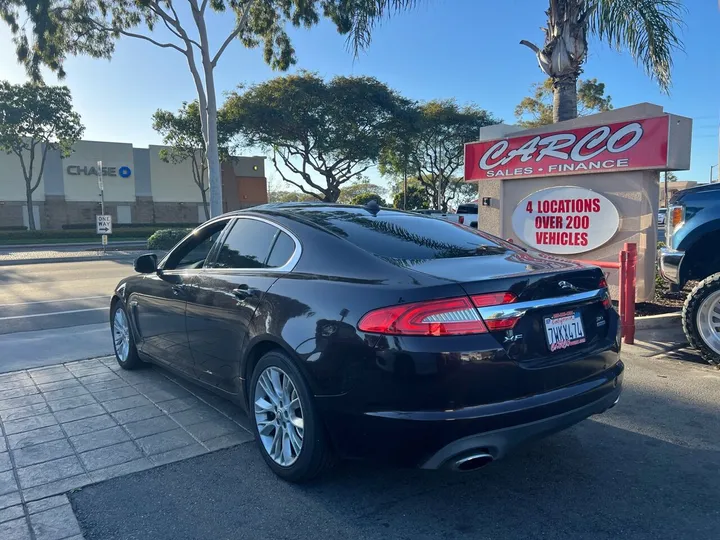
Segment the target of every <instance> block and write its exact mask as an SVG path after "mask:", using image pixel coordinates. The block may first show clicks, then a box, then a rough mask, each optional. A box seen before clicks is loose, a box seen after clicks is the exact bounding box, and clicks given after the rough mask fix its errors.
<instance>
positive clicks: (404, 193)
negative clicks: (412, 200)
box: [403, 153, 407, 210]
mask: <svg viewBox="0 0 720 540" xmlns="http://www.w3.org/2000/svg"><path fill="white" fill-rule="evenodd" d="M403 210H407V153H406V154H405V170H404V171H403Z"/></svg>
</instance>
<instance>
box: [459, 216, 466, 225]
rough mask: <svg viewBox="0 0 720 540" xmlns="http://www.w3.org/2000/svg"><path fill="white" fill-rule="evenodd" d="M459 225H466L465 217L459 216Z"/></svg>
mask: <svg viewBox="0 0 720 540" xmlns="http://www.w3.org/2000/svg"><path fill="white" fill-rule="evenodd" d="M458 223H459V224H460V225H462V224H463V223H465V218H464V217H463V216H458Z"/></svg>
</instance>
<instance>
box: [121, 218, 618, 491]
mask: <svg viewBox="0 0 720 540" xmlns="http://www.w3.org/2000/svg"><path fill="white" fill-rule="evenodd" d="M135 269H136V270H137V272H139V274H140V275H135V276H132V277H129V278H127V279H125V280H123V281H122V282H121V283H120V284H119V285H118V287H117V289H116V291H115V295H114V297H113V299H112V309H111V322H112V332H113V338H114V343H115V352H116V354H117V359H118V362H119V363H120V365H121V366H122V367H123V368H126V369H131V368H135V367H137V366H138V365H140V364H141V362H142V361H150V362H156V363H158V364H162V365H164V366H166V367H168V368H170V369H173V370H175V371H177V372H179V373H181V374H183V375H184V376H186V377H188V378H191V379H193V380H195V381H197V382H199V383H200V384H202V385H204V386H206V387H208V388H210V389H212V390H214V391H216V392H218V393H219V394H222V395H224V396H227V397H228V398H230V399H232V400H234V401H236V402H237V403H238V404H239V405H240V406H242V407H244V408H245V409H247V412H248V414H249V416H250V419H251V423H252V425H253V427H254V430H255V435H256V439H257V442H258V447H259V448H260V451H261V453H262V455H263V457H264V458H265V461H266V462H267V463H268V465H269V466H270V467H271V468H272V470H273V471H275V473H277V474H278V475H279V476H281V477H283V478H285V479H287V480H292V481H303V480H307V479H310V478H313V477H315V476H316V475H317V474H318V473H320V472H321V471H322V470H323V468H325V467H326V466H327V465H328V464H329V463H331V462H332V460H333V458H334V457H335V456H340V457H352V458H354V457H360V458H377V459H382V460H389V461H392V462H395V463H398V464H402V465H411V466H418V467H424V468H428V469H437V468H441V467H448V468H453V469H455V470H472V469H476V468H478V467H481V466H483V465H485V464H487V463H489V462H490V461H492V460H494V459H498V458H501V457H502V456H504V455H505V454H506V453H507V452H508V451H509V450H510V449H511V448H512V447H514V446H516V445H517V444H519V443H522V442H524V441H527V440H529V439H533V438H537V437H539V436H543V435H546V434H549V433H552V432H555V431H558V430H561V429H563V428H566V427H568V426H570V425H572V424H574V423H576V422H578V421H580V420H583V419H584V418H587V417H588V416H590V415H592V414H598V413H601V412H603V411H605V410H606V409H608V408H610V407H612V406H613V405H614V404H615V403H616V402H617V400H618V396H619V395H620V389H621V383H622V373H623V364H622V362H621V361H620V359H619V351H620V340H619V324H618V317H617V314H616V312H615V310H614V309H613V307H612V305H611V303H610V298H609V296H608V292H607V286H606V283H605V279H604V278H603V274H602V272H601V271H600V270H599V269H598V268H594V267H587V266H581V265H578V264H575V263H573V262H570V261H565V260H560V259H556V258H552V257H548V256H545V255H542V254H538V253H530V252H526V251H525V250H523V249H521V248H518V247H517V246H513V245H512V244H508V243H506V242H504V241H502V240H499V239H497V238H493V237H491V236H489V235H486V234H483V233H481V232H478V231H476V230H473V229H470V228H466V227H463V226H460V225H456V224H452V223H448V222H446V221H442V220H438V219H434V218H431V217H426V216H422V215H418V214H412V213H406V212H400V211H397V210H390V209H385V208H379V207H377V206H376V205H371V206H367V207H356V206H340V205H329V204H283V205H266V206H261V207H256V208H253V209H250V210H244V211H239V212H233V213H229V214H225V215H223V216H220V217H218V218H215V219H212V220H210V221H209V222H207V223H205V224H203V225H202V226H200V227H198V228H197V229H196V230H195V231H193V232H192V233H191V234H189V235H188V236H187V237H186V238H185V239H184V240H183V241H182V242H180V243H179V244H178V245H177V246H176V247H175V248H174V249H172V250H171V251H170V253H169V254H168V255H167V256H166V257H165V258H164V259H163V260H162V261H160V262H159V263H158V262H157V259H156V257H155V256H154V255H144V256H142V257H140V258H139V259H138V260H137V261H136V262H135Z"/></svg>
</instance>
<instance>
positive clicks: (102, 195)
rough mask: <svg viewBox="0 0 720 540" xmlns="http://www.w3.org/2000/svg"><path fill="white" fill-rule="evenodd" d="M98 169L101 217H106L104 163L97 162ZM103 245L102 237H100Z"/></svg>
mask: <svg viewBox="0 0 720 540" xmlns="http://www.w3.org/2000/svg"><path fill="white" fill-rule="evenodd" d="M97 167H98V187H99V188H100V215H102V216H104V215H105V186H104V185H103V179H102V161H98V162H97ZM100 239H101V243H102V236H101V237H100ZM103 255H105V244H103Z"/></svg>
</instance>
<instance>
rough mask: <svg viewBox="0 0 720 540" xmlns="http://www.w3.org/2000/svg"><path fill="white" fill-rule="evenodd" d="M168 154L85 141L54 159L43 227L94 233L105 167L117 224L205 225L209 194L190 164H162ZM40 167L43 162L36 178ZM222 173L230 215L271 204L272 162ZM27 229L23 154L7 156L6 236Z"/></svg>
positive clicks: (2, 177)
mask: <svg viewBox="0 0 720 540" xmlns="http://www.w3.org/2000/svg"><path fill="white" fill-rule="evenodd" d="M162 149H163V147H162V146H150V147H149V148H133V146H132V144H126V143H110V142H94V141H79V142H78V143H77V144H75V146H74V147H73V150H74V151H73V153H72V154H71V155H70V156H68V157H67V158H62V157H61V156H60V154H59V153H58V152H54V151H49V152H48V154H47V158H46V160H45V168H44V171H43V174H42V178H41V179H40V184H39V185H38V187H37V189H36V190H35V192H34V193H33V208H32V212H33V213H34V217H35V224H36V227H37V228H38V229H61V228H63V226H64V225H80V224H87V225H88V226H89V227H94V223H95V215H97V214H99V213H100V190H99V187H98V165H97V163H98V161H102V178H103V187H104V197H105V213H106V214H110V215H112V217H113V223H115V224H128V223H136V224H140V223H145V224H162V223H188V224H196V223H202V222H203V221H205V211H204V209H203V203H202V194H201V192H200V188H199V187H198V186H197V184H196V183H195V181H194V180H193V174H192V166H191V163H190V161H186V162H182V163H166V162H164V161H163V160H162V159H160V155H159V152H160V150H162ZM39 150H40V151H42V149H39ZM36 153H39V152H36ZM26 163H27V161H26ZM39 165H40V164H39V163H38V162H37V158H36V163H35V166H34V169H35V170H36V171H37V170H38V168H39ZM221 171H222V190H223V207H224V210H225V211H230V210H237V209H240V208H247V207H250V206H255V205H257V204H263V203H265V202H267V182H266V178H265V158H264V157H262V156H259V157H233V158H231V159H229V160H228V161H226V162H224V163H222V165H221ZM35 178H37V177H36V176H35ZM206 182H207V180H206ZM27 224H28V207H27V202H26V196H25V180H24V177H23V172H22V167H21V165H20V160H19V158H18V157H17V156H16V155H15V154H5V153H0V228H2V227H17V226H23V225H24V226H27Z"/></svg>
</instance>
